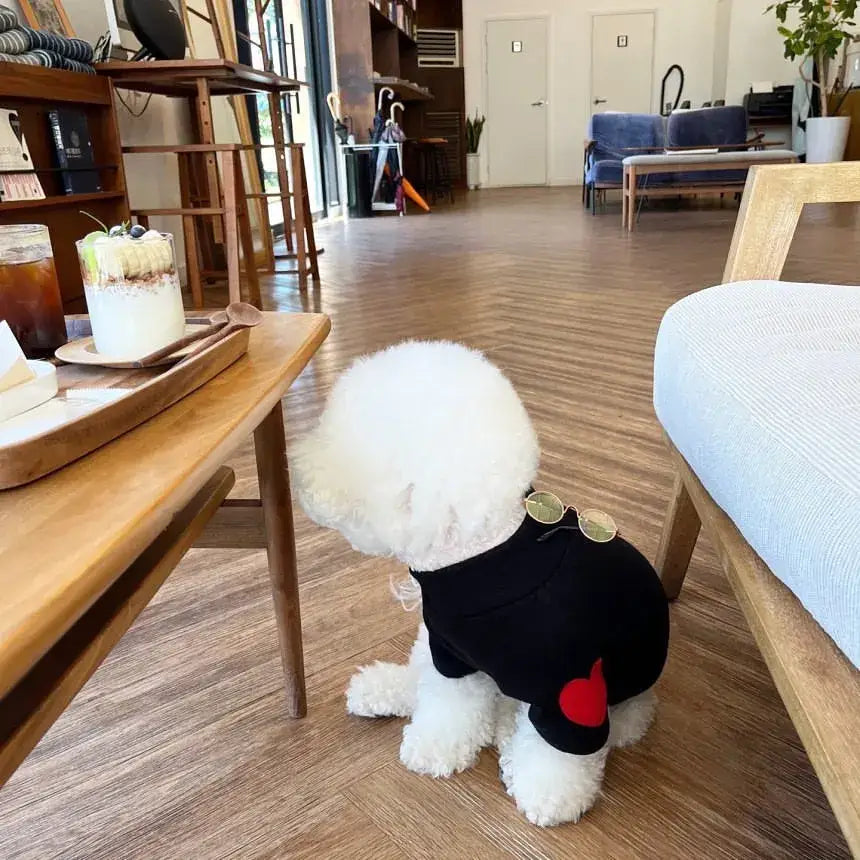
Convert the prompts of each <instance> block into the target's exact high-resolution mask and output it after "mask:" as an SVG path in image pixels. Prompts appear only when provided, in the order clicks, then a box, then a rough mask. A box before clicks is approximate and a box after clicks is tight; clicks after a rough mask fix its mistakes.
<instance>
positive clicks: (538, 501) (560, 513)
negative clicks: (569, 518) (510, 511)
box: [526, 493, 564, 526]
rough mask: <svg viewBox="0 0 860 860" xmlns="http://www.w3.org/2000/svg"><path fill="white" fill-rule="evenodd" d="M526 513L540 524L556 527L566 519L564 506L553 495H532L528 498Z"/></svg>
mask: <svg viewBox="0 0 860 860" xmlns="http://www.w3.org/2000/svg"><path fill="white" fill-rule="evenodd" d="M526 513H527V514H528V515H529V516H530V517H531V518H532V519H533V520H537V521H538V522H539V523H543V524H544V525H547V526H554V525H555V524H556V523H560V522H561V520H562V517H564V505H563V504H562V501H561V499H560V498H559V497H558V496H556V495H554V494H553V493H532V494H531V495H530V496H528V497H526Z"/></svg>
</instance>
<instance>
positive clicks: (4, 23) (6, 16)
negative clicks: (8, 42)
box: [0, 5, 18, 33]
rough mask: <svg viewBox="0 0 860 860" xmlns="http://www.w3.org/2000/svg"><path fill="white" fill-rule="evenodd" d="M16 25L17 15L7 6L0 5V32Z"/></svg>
mask: <svg viewBox="0 0 860 860" xmlns="http://www.w3.org/2000/svg"><path fill="white" fill-rule="evenodd" d="M17 26H18V16H17V15H16V14H15V13H14V12H13V11H12V10H11V9H10V8H9V7H8V6H3V5H0V33H5V32H6V31H7V30H11V29H12V28H13V27H17Z"/></svg>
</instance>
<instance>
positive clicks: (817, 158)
mask: <svg viewBox="0 0 860 860" xmlns="http://www.w3.org/2000/svg"><path fill="white" fill-rule="evenodd" d="M850 131H851V117H850V116H820V117H812V118H810V119H808V120H806V162H807V164H827V163H829V162H831V161H842V158H843V156H844V155H845V147H846V146H847V145H848V133H849V132H850Z"/></svg>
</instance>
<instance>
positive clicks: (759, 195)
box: [656, 162, 860, 856]
mask: <svg viewBox="0 0 860 860" xmlns="http://www.w3.org/2000/svg"><path fill="white" fill-rule="evenodd" d="M847 202H860V165H857V164H856V162H855V163H850V162H849V163H843V164H828V165H815V166H808V165H787V166H775V167H754V168H752V170H751V171H750V174H749V179H748V182H747V186H746V191H745V193H744V197H743V202H742V204H741V211H740V215H739V218H738V223H737V227H736V229H735V234H734V238H733V240H732V245H731V251H730V253H729V259H728V264H727V265H726V270H725V274H724V275H723V281H724V282H725V283H731V282H735V281H746V280H760V279H761V280H764V279H772V280H777V279H779V277H780V275H781V273H782V269H783V266H784V264H785V260H786V257H787V255H788V251H789V247H790V245H791V241H792V238H793V236H794V232H795V229H796V227H797V224H798V220H799V218H800V213H801V210H802V209H803V206H804V205H805V204H806V203H847ZM845 253H853V249H851V248H846V249H845ZM667 441H668V440H667ZM669 449H670V452H671V456H672V460H673V462H674V465H675V467H676V471H677V477H676V480H675V487H674V491H673V497H672V500H671V503H670V505H669V511H668V515H667V519H666V524H665V527H664V529H663V534H662V538H661V541H660V546H659V550H658V554H657V562H656V566H657V569H658V571H659V572H660V576H661V579H662V580H663V584H664V587H665V589H666V593H667V595H668V596H669V598H670V599H674V598H676V597H678V595H679V594H680V591H681V587H682V585H683V583H684V577H685V575H686V572H687V567H688V565H689V562H690V557H691V556H692V553H693V549H694V547H695V545H696V540H697V538H698V536H699V531H700V529H701V527H702V526H703V525H704V527H705V530H706V531H707V533H708V537H709V538H710V539H711V541H712V543H713V545H714V546H715V547H716V550H717V553H718V555H719V557H720V560H721V562H722V564H723V567H724V569H725V571H726V575H727V577H728V579H729V582H730V583H731V585H732V588H733V589H734V592H735V595H736V596H737V599H738V603H739V604H740V607H741V609H742V610H743V613H744V615H745V616H746V619H747V622H748V623H749V626H750V629H751V631H752V633H753V636H754V637H755V640H756V643H757V644H758V646H759V648H760V649H761V652H762V656H763V657H764V660H765V663H766V664H767V666H768V669H769V670H770V672H771V674H772V675H773V679H774V683H775V684H776V688H777V690H778V691H779V693H780V695H781V696H782V699H783V702H784V703H785V706H786V708H787V710H788V713H789V715H790V716H791V718H792V720H793V721H794V724H795V727H796V728H797V732H798V734H799V735H800V738H801V740H802V741H803V744H804V746H805V747H806V751H807V753H808V754H809V757H810V760H811V762H812V765H813V767H814V768H815V771H816V773H817V774H818V777H819V779H820V780H821V784H822V786H823V788H824V791H825V793H826V795H827V798H828V800H829V801H830V804H831V806H832V807H833V811H834V813H835V814H836V818H837V820H838V821H839V824H840V826H841V827H842V831H843V832H844V834H845V838H846V840H847V841H848V845H849V846H850V848H851V850H852V852H854V854H855V856H860V752H858V742H860V673H858V672H857V670H856V669H855V668H854V666H853V665H852V664H851V663H850V661H849V660H848V659H847V658H846V657H845V655H844V654H843V653H842V652H841V651H840V650H839V649H838V648H837V647H836V645H835V644H834V643H833V641H832V640H831V639H830V638H829V637H828V636H827V634H826V633H825V632H824V631H823V630H822V628H821V627H819V625H818V624H817V623H816V622H815V621H814V620H813V618H812V617H811V616H810V615H809V614H808V613H807V612H806V610H805V609H804V608H803V607H802V606H801V604H800V602H799V601H798V600H797V598H796V597H795V596H794V595H793V594H792V593H791V592H790V591H789V590H788V589H787V588H786V587H785V586H784V585H783V584H782V583H781V582H779V580H777V578H776V577H775V576H774V575H773V573H772V572H771V571H770V570H769V569H768V567H767V566H766V565H765V563H764V562H763V561H762V560H761V558H760V557H759V556H758V555H757V554H756V553H755V551H754V550H753V549H752V547H751V546H750V545H749V544H748V543H747V541H746V540H745V539H744V537H743V536H742V535H741V533H740V532H739V531H738V529H737V528H736V527H735V525H734V524H733V523H732V521H731V520H730V519H729V517H728V516H727V515H726V514H725V512H724V511H722V510H721V509H720V508H719V507H718V506H717V504H716V503H715V502H714V500H713V499H712V498H711V496H710V495H709V494H708V491H707V490H706V489H705V487H704V486H703V485H702V483H701V482H700V481H699V478H698V477H697V476H696V474H695V473H694V472H693V470H692V469H691V468H690V466H689V464H688V463H687V462H686V461H685V460H684V458H683V457H682V455H681V454H680V453H679V452H678V450H677V449H676V448H675V447H674V446H673V445H672V443H671V441H669ZM858 623H860V621H858Z"/></svg>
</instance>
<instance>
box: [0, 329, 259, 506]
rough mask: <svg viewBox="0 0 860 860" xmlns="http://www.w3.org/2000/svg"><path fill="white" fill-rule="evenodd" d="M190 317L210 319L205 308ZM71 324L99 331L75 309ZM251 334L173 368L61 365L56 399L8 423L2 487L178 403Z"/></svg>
mask: <svg viewBox="0 0 860 860" xmlns="http://www.w3.org/2000/svg"><path fill="white" fill-rule="evenodd" d="M187 321H188V322H189V323H197V322H202V323H206V322H208V319H207V318H206V317H201V316H199V315H198V316H194V317H192V316H188V317H187ZM66 328H67V330H68V332H69V337H70V338H74V337H85V336H88V335H89V334H90V333H91V332H90V327H89V319H88V318H87V317H86V316H74V317H67V318H66ZM250 337H251V332H250V329H240V330H239V331H237V332H234V333H233V334H231V335H229V336H228V337H226V338H225V339H224V340H222V341H219V342H218V343H216V344H213V345H212V346H211V347H209V349H206V350H204V351H203V352H201V353H200V354H199V355H197V356H195V357H194V358H192V359H190V360H189V361H186V362H183V363H181V364H175V365H173V366H172V367H166V368H165V367H152V368H146V369H145V370H115V369H114V370H112V369H109V368H101V367H86V366H83V365H73V364H68V365H65V364H64V365H60V366H59V367H58V368H57V379H58V383H59V392H58V395H57V397H56V398H55V399H54V400H52V401H49V402H48V403H46V404H43V406H41V407H37V408H36V409H34V410H31V411H30V412H29V413H24V415H20V416H18V417H17V418H13V419H11V420H10V421H7V422H2V423H0V490H8V489H10V488H11V487H18V486H20V485H21V484H27V483H29V482H30V481H35V480H36V479H37V478H41V477H44V476H45V475H47V474H49V473H50V472H53V471H55V470H56V469H60V468H62V467H63V466H66V465H68V464H69V463H71V462H73V461H74V460H77V459H79V458H80V457H83V456H85V455H86V454H89V453H90V452H91V451H94V450H95V449H96V448H100V447H101V446H102V445H106V444H107V443H108V442H110V441H111V440H113V439H116V438H117V436H121V435H122V434H123V433H127V432H128V431H129V430H131V429H132V428H134V427H137V426H138V425H139V424H142V423H143V422H144V421H147V420H148V419H150V418H152V417H153V416H154V415H157V414H158V413H159V412H161V411H163V410H164V409H167V408H168V407H169V406H172V405H173V404H174V403H176V402H177V401H178V400H181V399H182V398H183V397H185V396H186V395H187V394H190V393H191V392H192V391H194V390H195V389H197V388H200V386H201V385H204V384H205V383H207V382H208V381H209V380H210V379H212V378H213V377H215V376H217V375H218V374H219V373H220V372H221V371H222V370H224V369H225V368H227V367H229V366H230V365H231V364H233V362H235V361H237V360H238V359H240V358H241V357H242V356H243V355H244V354H245V353H246V352H247V351H248V343H249V341H250ZM40 410H41V411H40ZM58 416H59V417H58ZM58 421H59V422H61V423H58ZM13 422H17V423H15V424H14V425H13ZM25 422H26V423H25ZM30 427H32V431H31V430H30V429H28V428H30Z"/></svg>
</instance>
